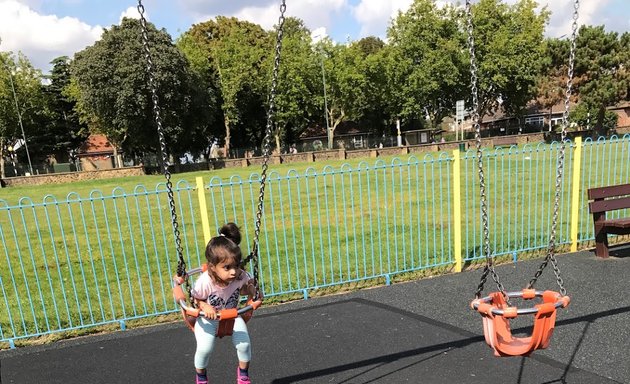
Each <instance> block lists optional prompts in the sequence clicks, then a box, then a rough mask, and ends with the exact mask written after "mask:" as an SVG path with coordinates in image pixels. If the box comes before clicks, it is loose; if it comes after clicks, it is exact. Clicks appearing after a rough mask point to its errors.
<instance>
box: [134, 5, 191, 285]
mask: <svg viewBox="0 0 630 384" xmlns="http://www.w3.org/2000/svg"><path fill="white" fill-rule="evenodd" d="M137 8H138V13H139V14H140V25H141V26H142V46H143V49H144V57H145V59H146V61H147V74H148V76H149V88H150V89H151V101H152V103H153V116H154V118H155V124H156V126H157V133H158V140H159V142H160V153H161V154H162V170H163V172H164V177H165V178H166V190H167V195H168V204H169V207H170V210H171V221H172V225H173V235H174V236H175V248H176V250H177V257H178V263H177V276H180V277H181V276H184V277H185V284H186V286H187V288H188V297H191V295H190V289H191V287H190V284H188V276H187V275H186V261H185V260H184V250H183V248H182V240H181V236H180V233H179V224H178V222H177V211H176V208H175V198H174V196H173V183H172V182H171V173H170V171H169V170H168V168H169V162H168V154H167V152H166V140H165V138H164V130H163V128H162V113H161V109H160V100H159V97H158V92H157V84H156V80H155V76H154V73H153V59H152V58H151V51H150V50H149V29H148V27H147V20H146V18H145V16H144V13H145V10H144V6H143V5H142V0H138V7H137Z"/></svg>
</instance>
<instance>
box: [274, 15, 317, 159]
mask: <svg viewBox="0 0 630 384" xmlns="http://www.w3.org/2000/svg"><path fill="white" fill-rule="evenodd" d="M275 35H276V34H275V33H274V34H272V35H271V37H272V38H273V43H274V44H275ZM283 36H284V37H283V41H282V57H281V60H280V69H279V79H278V86H277V93H276V108H275V119H274V120H275V121H274V123H275V127H274V137H275V141H276V147H277V148H281V146H282V143H285V144H290V142H295V140H296V139H297V138H298V137H299V136H300V135H301V134H302V132H303V131H304V130H305V129H306V128H307V127H308V126H309V125H311V124H313V123H314V122H315V121H321V120H322V115H321V113H320V111H321V109H320V108H321V107H320V106H323V105H324V103H323V97H322V91H321V89H322V88H321V72H320V71H321V69H320V59H321V58H320V57H319V54H318V53H317V52H315V51H314V50H313V49H312V46H311V37H310V31H309V30H308V29H307V28H306V27H305V26H304V22H303V21H302V20H299V19H296V18H292V17H288V18H286V20H285V23H284V35H283ZM268 57H269V60H268V66H269V72H268V73H271V69H272V68H273V67H272V66H273V59H274V56H272V55H270V56H268Z"/></svg>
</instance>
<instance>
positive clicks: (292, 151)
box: [289, 144, 298, 155]
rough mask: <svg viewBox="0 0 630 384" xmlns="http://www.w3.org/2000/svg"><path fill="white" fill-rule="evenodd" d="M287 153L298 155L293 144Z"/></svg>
mask: <svg viewBox="0 0 630 384" xmlns="http://www.w3.org/2000/svg"><path fill="white" fill-rule="evenodd" d="M289 153H290V154H292V155H295V154H297V153H298V150H297V147H296V146H295V144H291V147H290V148H289Z"/></svg>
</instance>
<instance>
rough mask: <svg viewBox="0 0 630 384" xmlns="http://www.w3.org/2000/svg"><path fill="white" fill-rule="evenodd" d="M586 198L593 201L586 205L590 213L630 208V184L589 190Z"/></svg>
mask: <svg viewBox="0 0 630 384" xmlns="http://www.w3.org/2000/svg"><path fill="white" fill-rule="evenodd" d="M588 198H589V200H594V201H592V202H590V203H589V204H588V208H589V211H590V212H591V213H600V212H607V211H615V210H618V209H626V208H630V184H620V185H611V186H608V187H599V188H590V189H589V190H588Z"/></svg>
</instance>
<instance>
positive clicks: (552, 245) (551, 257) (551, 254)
mask: <svg viewBox="0 0 630 384" xmlns="http://www.w3.org/2000/svg"><path fill="white" fill-rule="evenodd" d="M579 9H580V1H579V0H575V2H574V3H573V24H572V26H571V49H570V52H569V69H568V73H567V76H568V78H567V89H566V93H565V99H564V112H563V113H562V132H561V134H560V153H559V154H558V166H557V169H556V193H555V197H554V207H553V219H552V223H551V234H550V236H549V245H548V247H547V256H546V257H545V260H544V261H543V263H542V264H541V265H540V267H539V268H538V271H536V274H535V275H534V277H533V278H532V279H531V280H530V281H529V284H528V286H527V287H528V288H533V287H534V284H536V281H537V280H538V278H539V277H540V275H542V272H543V270H544V269H545V267H546V266H547V264H548V263H549V262H550V261H551V264H552V265H553V272H554V274H555V275H556V282H557V283H558V286H559V287H560V293H561V294H562V295H563V296H565V295H566V294H567V291H566V289H565V288H564V282H563V281H562V277H561V276H560V269H559V268H558V262H557V260H556V257H555V252H556V229H557V227H558V213H559V211H560V189H561V186H562V176H563V168H564V154H565V147H566V137H567V126H568V124H569V104H570V102H571V92H572V88H573V69H574V65H575V50H576V40H577V32H578V17H579Z"/></svg>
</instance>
